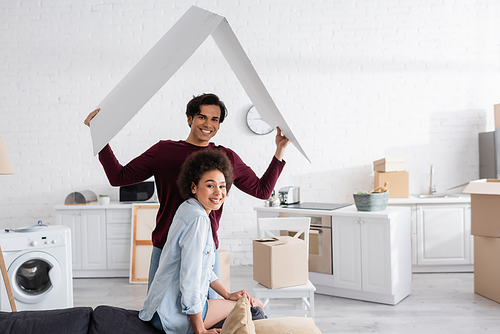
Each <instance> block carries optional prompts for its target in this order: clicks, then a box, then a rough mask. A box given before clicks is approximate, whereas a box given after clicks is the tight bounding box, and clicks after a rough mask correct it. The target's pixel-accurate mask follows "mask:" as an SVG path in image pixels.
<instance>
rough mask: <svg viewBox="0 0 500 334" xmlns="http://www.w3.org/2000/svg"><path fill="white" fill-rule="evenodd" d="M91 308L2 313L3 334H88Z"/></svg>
mask: <svg viewBox="0 0 500 334" xmlns="http://www.w3.org/2000/svg"><path fill="white" fill-rule="evenodd" d="M91 317H92V308H91V307H73V308H67V309H58V310H46V311H21V312H0V328H1V329H2V330H1V332H2V334H68V333H72V334H87V333H88V330H89V323H90V319H91Z"/></svg>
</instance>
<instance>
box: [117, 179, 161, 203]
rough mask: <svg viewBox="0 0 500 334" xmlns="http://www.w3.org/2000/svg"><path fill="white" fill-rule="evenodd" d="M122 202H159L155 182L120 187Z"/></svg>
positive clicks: (120, 199)
mask: <svg viewBox="0 0 500 334" xmlns="http://www.w3.org/2000/svg"><path fill="white" fill-rule="evenodd" d="M119 201H120V202H128V203H130V202H158V195H157V193H156V187H155V183H154V181H144V182H141V183H137V184H133V185H130V186H123V187H120V196H119Z"/></svg>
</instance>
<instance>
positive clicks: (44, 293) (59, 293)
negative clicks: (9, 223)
mask: <svg viewBox="0 0 500 334" xmlns="http://www.w3.org/2000/svg"><path fill="white" fill-rule="evenodd" d="M10 231H12V232H10ZM0 245H1V246H2V253H3V256H4V259H5V265H6V268H7V274H8V276H9V280H10V284H11V285H12V293H13V295H14V299H15V303H16V306H17V309H18V310H19V311H20V310H49V309H60V308H66V307H72V306H73V277H72V274H71V272H72V260H71V235H70V229H69V228H68V227H67V226H61V225H56V226H47V225H34V226H30V227H26V228H18V229H12V230H9V232H7V231H0ZM0 310H2V311H10V305H9V300H8V296H7V291H6V289H5V287H3V285H2V287H0Z"/></svg>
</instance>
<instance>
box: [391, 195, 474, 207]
mask: <svg viewBox="0 0 500 334" xmlns="http://www.w3.org/2000/svg"><path fill="white" fill-rule="evenodd" d="M453 195H454V196H457V197H434V198H420V197H417V196H410V197H408V198H389V205H391V204H453V203H456V204H462V203H470V195H469V194H453ZM458 196H460V197H458Z"/></svg>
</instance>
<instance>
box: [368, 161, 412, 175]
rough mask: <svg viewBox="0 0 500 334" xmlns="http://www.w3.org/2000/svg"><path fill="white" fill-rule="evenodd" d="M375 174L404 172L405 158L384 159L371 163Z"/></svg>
mask: <svg viewBox="0 0 500 334" xmlns="http://www.w3.org/2000/svg"><path fill="white" fill-rule="evenodd" d="M373 170H374V171H375V172H404V171H405V170H406V159H405V158H384V159H380V160H377V161H374V162H373Z"/></svg>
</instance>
